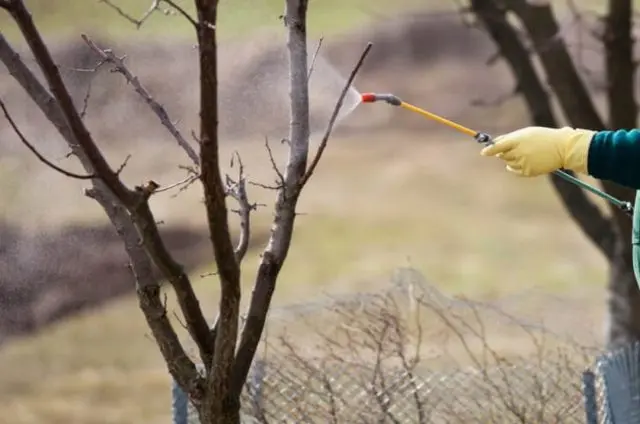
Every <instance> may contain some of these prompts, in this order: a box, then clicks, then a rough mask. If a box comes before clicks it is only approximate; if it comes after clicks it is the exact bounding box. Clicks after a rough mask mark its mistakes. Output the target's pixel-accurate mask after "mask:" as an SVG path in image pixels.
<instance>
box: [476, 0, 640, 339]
mask: <svg viewBox="0 0 640 424" xmlns="http://www.w3.org/2000/svg"><path fill="white" fill-rule="evenodd" d="M631 3H632V1H631V0H610V2H609V10H608V14H607V19H606V30H605V34H604V37H603V42H604V47H605V50H606V53H605V64H606V69H607V94H608V110H609V116H608V123H609V124H608V126H607V125H606V124H605V123H604V120H603V119H602V118H601V117H600V116H599V114H598V112H597V110H596V108H595V105H594V103H593V100H592V99H591V97H590V95H589V92H588V90H587V89H586V86H585V85H584V83H583V81H582V79H581V77H580V75H579V72H578V69H577V67H576V66H575V64H574V62H573V60H572V57H571V55H570V54H569V50H568V49H567V46H566V44H565V42H564V40H563V39H562V37H561V36H559V34H560V28H559V25H558V23H557V21H556V18H555V15H554V12H553V10H552V7H551V5H549V4H532V3H529V2H527V1H525V0H506V1H497V0H471V1H470V6H471V10H472V12H473V13H474V14H475V15H476V17H477V18H478V20H479V21H480V22H481V23H482V25H483V27H484V28H485V29H486V31H487V32H488V34H489V36H490V37H491V38H492V40H493V41H494V42H495V43H496V45H497V46H498V48H499V53H500V55H501V56H502V57H503V58H504V59H505V61H506V62H507V64H508V66H509V68H510V69H511V71H512V73H513V75H514V77H515V79H516V81H517V91H518V92H519V93H520V94H521V95H522V96H523V97H524V100H525V103H526V105H527V107H528V110H529V113H530V116H531V121H532V124H533V125H539V126H547V127H557V126H558V125H559V124H558V121H559V120H558V119H557V118H556V116H555V115H554V112H553V109H552V107H551V100H550V94H553V95H555V97H556V99H557V100H558V102H559V104H560V109H561V110H562V113H563V115H564V117H565V119H566V120H567V121H568V122H569V123H570V125H572V126H574V127H580V128H589V129H595V130H600V129H604V128H605V127H609V128H615V129H620V128H634V127H635V126H636V116H637V108H636V104H635V99H634V88H635V87H634V72H635V69H634V63H633V49H632V46H633V39H632V34H631V29H632V4H631ZM509 13H514V14H515V15H516V16H517V18H518V19H519V20H520V22H521V23H522V25H523V27H524V29H525V32H526V35H527V36H528V38H529V39H530V40H531V41H532V44H533V48H534V52H535V54H536V55H537V56H538V58H539V59H540V62H541V64H542V68H543V73H544V75H543V76H541V75H540V74H539V72H537V71H536V69H535V67H534V66H533V61H532V57H531V54H530V52H529V51H528V50H527V47H526V46H525V44H524V43H523V41H522V37H521V36H520V34H519V33H518V30H516V28H515V27H514V26H513V24H511V23H510V22H509V21H508V20H507V16H508V14H509ZM543 77H544V78H545V79H546V80H547V81H548V84H549V87H545V85H544V84H543V83H542V78H543ZM550 179H551V182H552V184H553V186H554V188H555V190H556V192H557V193H558V195H559V196H560V198H561V200H562V202H563V204H564V206H565V208H566V209H567V211H568V212H569V214H570V215H571V217H572V219H573V220H574V221H575V222H576V224H577V225H578V226H579V227H580V229H581V230H582V232H583V233H584V234H585V235H586V236H587V237H588V239H589V240H590V241H591V242H592V243H594V244H595V245H596V247H598V249H599V250H600V252H601V253H602V254H603V255H604V256H605V258H606V259H607V261H608V263H609V283H608V290H609V299H608V325H607V334H606V336H607V337H606V339H607V345H608V347H609V348H614V347H617V346H621V345H624V344H626V343H628V342H631V341H634V340H640V291H639V290H638V287H637V283H636V281H635V277H634V274H633V266H632V256H631V243H630V240H631V220H629V218H628V217H627V216H625V215H624V214H623V213H621V212H620V211H618V210H617V209H615V210H614V208H611V216H607V215H605V214H603V212H602V211H601V210H600V208H598V207H597V206H596V205H595V204H594V203H593V202H591V201H590V200H589V198H588V197H587V196H586V194H585V193H584V192H583V191H582V190H581V189H579V188H578V187H576V186H573V185H571V184H569V183H567V182H565V181H562V180H560V179H559V178H557V177H555V176H551V177H550ZM602 185H603V187H604V188H605V190H606V191H607V192H608V193H610V194H612V195H614V196H616V197H619V198H621V199H624V200H629V201H632V200H633V197H634V194H635V193H634V191H633V190H631V189H629V188H625V187H621V186H619V185H616V184H613V183H611V182H607V181H604V182H602Z"/></svg>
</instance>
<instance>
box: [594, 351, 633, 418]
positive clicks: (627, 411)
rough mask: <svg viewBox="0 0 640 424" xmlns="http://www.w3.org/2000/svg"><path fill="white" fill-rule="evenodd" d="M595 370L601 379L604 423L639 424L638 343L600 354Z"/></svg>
mask: <svg viewBox="0 0 640 424" xmlns="http://www.w3.org/2000/svg"><path fill="white" fill-rule="evenodd" d="M598 367H599V371H600V372H601V374H602V379H603V380H604V399H605V414H606V417H605V422H606V423H607V424H640V343H638V342H634V343H631V344H629V345H627V346H625V347H623V348H620V349H617V350H615V351H613V352H609V353H607V354H605V355H602V356H601V357H600V358H599V361H598Z"/></svg>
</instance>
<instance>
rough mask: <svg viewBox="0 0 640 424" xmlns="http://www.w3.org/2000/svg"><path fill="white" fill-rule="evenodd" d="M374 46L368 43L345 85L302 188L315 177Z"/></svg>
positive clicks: (303, 179)
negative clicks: (354, 83) (334, 128)
mask: <svg viewBox="0 0 640 424" xmlns="http://www.w3.org/2000/svg"><path fill="white" fill-rule="evenodd" d="M372 46H373V44H371V43H367V46H366V47H365V48H364V50H363V51H362V54H361V55H360V58H359V59H358V61H357V62H356V65H355V66H354V67H353V69H352V70H351V74H350V75H349V78H348V79H347V82H346V83H345V85H344V87H343V88H342V92H341V93H340V97H338V101H337V102H336V105H335V107H334V108H333V113H332V114H331V117H330V118H329V124H328V125H327V129H326V130H325V132H324V136H323V137H322V141H320V145H319V146H318V151H317V152H316V155H315V156H314V158H313V160H312V161H311V164H310V165H309V168H308V169H307V172H306V174H305V175H304V177H303V178H302V181H301V182H300V186H301V188H302V187H304V186H305V184H306V183H307V181H309V178H311V175H313V172H314V171H315V169H316V167H317V166H318V164H319V163H320V159H322V154H323V153H324V151H325V149H326V148H327V144H328V142H329V138H330V137H331V132H332V131H333V127H334V125H335V123H336V120H337V119H338V115H339V114H340V109H342V104H343V103H344V99H345V97H346V96H347V93H348V92H349V88H351V85H352V84H353V81H354V80H355V79H356V75H358V71H360V68H361V67H362V64H363V63H364V60H365V59H366V57H367V55H368V54H369V51H370V50H371V47H372Z"/></svg>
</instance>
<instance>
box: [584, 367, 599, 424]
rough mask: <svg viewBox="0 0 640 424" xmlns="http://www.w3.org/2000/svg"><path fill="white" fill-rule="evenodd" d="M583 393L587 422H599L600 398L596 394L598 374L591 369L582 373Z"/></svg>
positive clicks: (595, 423) (589, 423)
mask: <svg viewBox="0 0 640 424" xmlns="http://www.w3.org/2000/svg"><path fill="white" fill-rule="evenodd" d="M582 394H583V396H584V412H585V414H586V418H587V424H598V400H597V395H596V375H595V374H594V373H593V371H591V370H586V371H584V372H583V373H582Z"/></svg>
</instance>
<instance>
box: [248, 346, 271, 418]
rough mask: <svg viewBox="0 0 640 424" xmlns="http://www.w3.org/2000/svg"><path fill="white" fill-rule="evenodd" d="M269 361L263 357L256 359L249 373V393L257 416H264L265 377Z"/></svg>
mask: <svg viewBox="0 0 640 424" xmlns="http://www.w3.org/2000/svg"><path fill="white" fill-rule="evenodd" d="M266 368H267V363H266V361H264V360H262V359H257V358H256V359H255V360H254V362H253V366H252V367H251V374H250V375H249V395H250V396H251V403H252V406H253V413H254V415H255V416H256V417H260V416H262V406H263V398H262V396H263V389H264V378H265V375H266Z"/></svg>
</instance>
